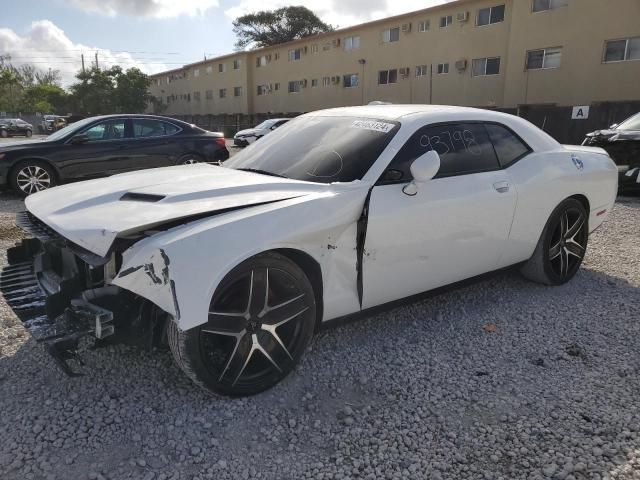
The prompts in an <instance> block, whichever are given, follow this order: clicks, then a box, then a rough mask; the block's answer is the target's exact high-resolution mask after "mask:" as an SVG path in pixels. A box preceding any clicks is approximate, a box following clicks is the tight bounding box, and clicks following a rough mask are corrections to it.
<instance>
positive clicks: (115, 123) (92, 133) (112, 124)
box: [82, 119, 124, 142]
mask: <svg viewBox="0 0 640 480" xmlns="http://www.w3.org/2000/svg"><path fill="white" fill-rule="evenodd" d="M82 133H84V134H85V135H86V136H87V137H89V141H91V142H96V141H99V140H115V139H119V138H124V120H120V119H118V120H108V121H106V122H101V123H98V124H96V125H93V126H92V127H89V128H88V129H87V130H85V131H84V132H82Z"/></svg>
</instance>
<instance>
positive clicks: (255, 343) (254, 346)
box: [231, 333, 282, 386]
mask: <svg viewBox="0 0 640 480" xmlns="http://www.w3.org/2000/svg"><path fill="white" fill-rule="evenodd" d="M245 338H247V339H248V338H249V336H248V335H247V336H246V337H245ZM244 341H245V340H244V339H243V342H244ZM255 352H260V353H261V354H262V355H263V356H264V357H265V358H266V359H267V360H268V361H269V362H270V363H271V364H272V365H273V366H274V367H275V368H276V370H278V372H282V369H281V368H280V367H279V366H278V364H277V363H276V362H275V360H274V359H273V358H271V355H269V353H268V352H267V351H266V350H265V349H264V348H263V347H262V345H260V341H259V340H258V335H256V334H255V333H254V334H252V335H251V347H250V348H249V352H248V353H247V354H246V356H245V359H244V361H243V362H242V365H241V366H240V368H239V369H238V370H237V372H236V371H235V370H231V371H232V372H233V374H232V377H233V378H234V380H233V383H232V384H231V386H235V384H236V383H238V380H240V377H241V376H242V374H243V373H244V371H245V369H246V368H247V365H249V362H250V361H251V359H252V358H253V355H254V353H255Z"/></svg>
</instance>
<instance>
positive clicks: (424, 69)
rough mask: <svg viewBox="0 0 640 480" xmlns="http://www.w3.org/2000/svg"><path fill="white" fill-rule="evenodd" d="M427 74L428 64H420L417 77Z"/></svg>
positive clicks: (417, 68)
mask: <svg viewBox="0 0 640 480" xmlns="http://www.w3.org/2000/svg"><path fill="white" fill-rule="evenodd" d="M426 74H427V66H426V65H418V66H417V67H416V77H424V76H425V75H426Z"/></svg>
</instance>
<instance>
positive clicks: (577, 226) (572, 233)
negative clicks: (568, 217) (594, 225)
mask: <svg viewBox="0 0 640 480" xmlns="http://www.w3.org/2000/svg"><path fill="white" fill-rule="evenodd" d="M583 226H584V217H583V216H582V215H580V217H578V219H577V220H576V221H575V223H574V224H573V225H572V226H571V227H570V228H569V229H568V230H567V233H566V234H565V235H564V238H565V240H573V239H574V238H575V237H576V235H578V234H579V233H580V231H581V230H582V227H583Z"/></svg>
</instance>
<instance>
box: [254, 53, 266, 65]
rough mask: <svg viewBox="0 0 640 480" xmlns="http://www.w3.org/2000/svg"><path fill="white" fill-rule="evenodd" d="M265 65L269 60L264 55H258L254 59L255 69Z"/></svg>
mask: <svg viewBox="0 0 640 480" xmlns="http://www.w3.org/2000/svg"><path fill="white" fill-rule="evenodd" d="M267 63H269V59H268V58H267V56H266V55H260V56H259V57H257V58H256V67H264V66H265V65H266V64H267Z"/></svg>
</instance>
